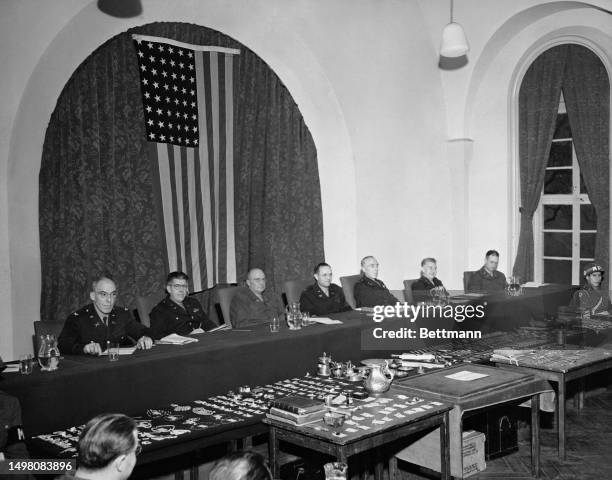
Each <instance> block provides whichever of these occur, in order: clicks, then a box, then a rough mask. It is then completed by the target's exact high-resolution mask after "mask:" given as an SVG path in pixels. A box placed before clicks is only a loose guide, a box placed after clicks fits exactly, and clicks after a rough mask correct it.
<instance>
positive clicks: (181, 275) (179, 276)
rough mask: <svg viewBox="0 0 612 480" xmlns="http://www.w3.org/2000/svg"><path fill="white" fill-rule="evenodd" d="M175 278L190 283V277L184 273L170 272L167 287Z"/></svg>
mask: <svg viewBox="0 0 612 480" xmlns="http://www.w3.org/2000/svg"><path fill="white" fill-rule="evenodd" d="M175 278H177V279H179V280H185V281H188V280H189V275H187V274H186V273H184V272H170V273H169V274H168V276H167V277H166V285H167V284H169V283H170V282H171V281H172V280H174V279H175Z"/></svg>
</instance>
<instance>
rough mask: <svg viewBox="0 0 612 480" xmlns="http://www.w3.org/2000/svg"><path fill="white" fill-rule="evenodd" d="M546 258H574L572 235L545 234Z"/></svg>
mask: <svg viewBox="0 0 612 480" xmlns="http://www.w3.org/2000/svg"><path fill="white" fill-rule="evenodd" d="M544 256H545V257H569V258H571V257H572V234H571V233H545V234H544Z"/></svg>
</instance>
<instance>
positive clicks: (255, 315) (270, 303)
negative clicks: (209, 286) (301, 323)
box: [230, 268, 283, 328]
mask: <svg viewBox="0 0 612 480" xmlns="http://www.w3.org/2000/svg"><path fill="white" fill-rule="evenodd" d="M246 286H247V287H248V290H246V289H245V290H244V291H240V292H238V293H237V294H236V295H235V296H234V298H233V299H232V303H231V305H230V318H231V322H232V326H233V327H234V328H240V327H245V326H249V325H257V324H262V323H266V322H269V321H270V319H271V318H272V317H278V316H280V315H282V314H283V306H282V305H281V303H280V297H279V296H278V295H277V294H276V293H275V292H271V291H270V290H268V289H266V274H265V273H264V271H263V270H261V269H260V268H252V269H251V270H249V273H247V279H246Z"/></svg>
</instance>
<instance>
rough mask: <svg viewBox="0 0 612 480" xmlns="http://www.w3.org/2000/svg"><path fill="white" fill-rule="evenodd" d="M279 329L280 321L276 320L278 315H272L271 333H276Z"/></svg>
mask: <svg viewBox="0 0 612 480" xmlns="http://www.w3.org/2000/svg"><path fill="white" fill-rule="evenodd" d="M279 330H280V322H279V321H278V317H272V320H270V331H271V332H272V333H276V332H278V331H279Z"/></svg>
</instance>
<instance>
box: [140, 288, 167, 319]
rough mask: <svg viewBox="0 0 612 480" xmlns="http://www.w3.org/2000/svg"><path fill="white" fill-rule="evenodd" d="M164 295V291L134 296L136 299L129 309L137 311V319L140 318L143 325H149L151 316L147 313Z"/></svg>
mask: <svg viewBox="0 0 612 480" xmlns="http://www.w3.org/2000/svg"><path fill="white" fill-rule="evenodd" d="M165 296H166V294H165V292H159V293H154V294H152V295H147V296H141V297H136V300H134V303H133V304H132V307H131V309H132V310H134V309H135V310H136V312H137V313H138V320H140V323H142V324H143V325H144V326H145V327H150V326H151V318H150V317H149V313H151V310H153V307H155V305H157V304H158V303H159V302H161V301H162V299H163V298H164V297H165Z"/></svg>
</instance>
